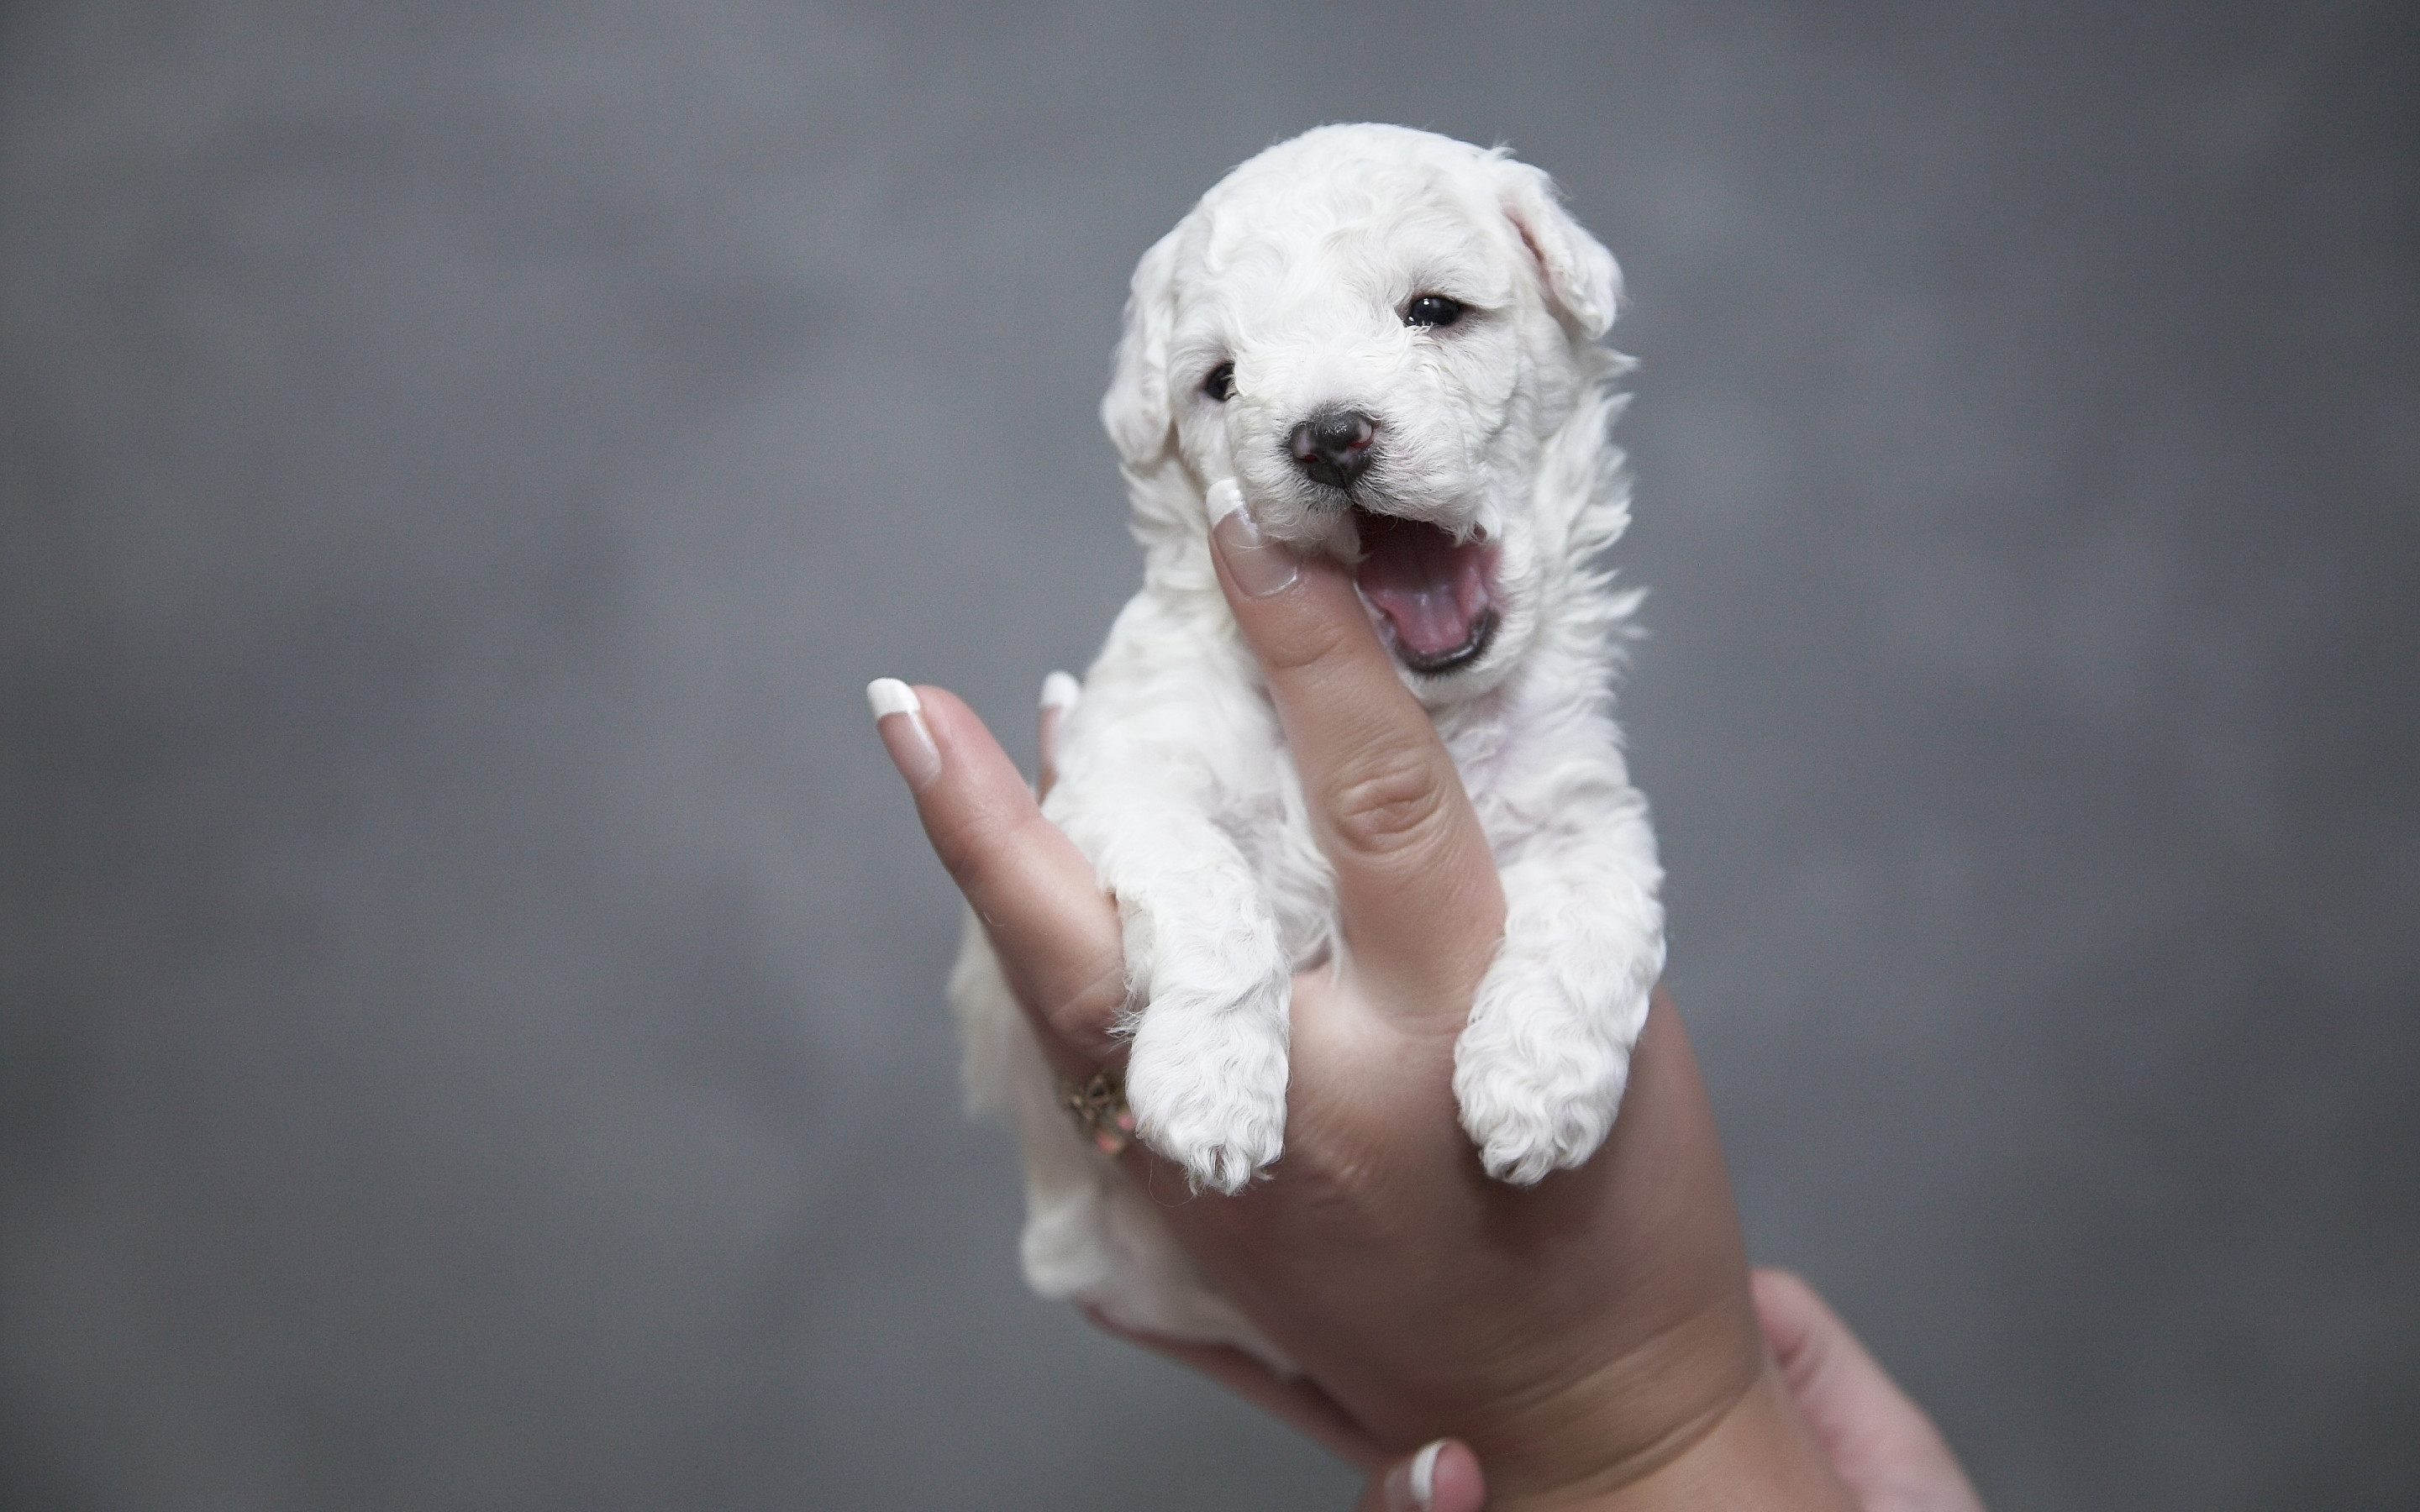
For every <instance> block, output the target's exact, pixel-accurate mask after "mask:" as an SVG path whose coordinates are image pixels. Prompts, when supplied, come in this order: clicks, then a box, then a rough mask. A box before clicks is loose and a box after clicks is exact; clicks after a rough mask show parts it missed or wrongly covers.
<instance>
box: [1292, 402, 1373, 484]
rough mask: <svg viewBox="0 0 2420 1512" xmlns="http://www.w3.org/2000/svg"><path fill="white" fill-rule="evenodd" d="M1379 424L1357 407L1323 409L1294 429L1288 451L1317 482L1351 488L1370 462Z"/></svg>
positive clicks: (1300, 466) (1299, 465) (1296, 464)
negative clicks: (1372, 443)
mask: <svg viewBox="0 0 2420 1512" xmlns="http://www.w3.org/2000/svg"><path fill="white" fill-rule="evenodd" d="M1377 439H1378V423H1377V422H1376V421H1374V420H1373V419H1371V418H1370V417H1369V416H1368V415H1365V414H1363V413H1361V412H1360V411H1359V410H1357V409H1323V410H1321V411H1320V412H1319V413H1317V414H1315V415H1313V416H1311V418H1310V419H1309V420H1306V421H1304V422H1303V423H1302V424H1299V425H1296V426H1295V428H1294V434H1292V435H1291V436H1288V437H1287V438H1286V450H1287V451H1289V452H1291V453H1293V454H1294V460H1295V466H1297V467H1299V468H1301V469H1302V470H1303V471H1305V472H1306V473H1309V474H1310V475H1311V479H1312V480H1313V481H1314V482H1318V483H1324V484H1326V485H1327V486H1329V487H1331V488H1349V487H1351V486H1353V480H1354V479H1356V478H1357V477H1359V476H1360V475H1361V473H1362V471H1363V470H1364V469H1366V468H1368V467H1369V465H1370V443H1371V442H1372V441H1374V440H1377Z"/></svg>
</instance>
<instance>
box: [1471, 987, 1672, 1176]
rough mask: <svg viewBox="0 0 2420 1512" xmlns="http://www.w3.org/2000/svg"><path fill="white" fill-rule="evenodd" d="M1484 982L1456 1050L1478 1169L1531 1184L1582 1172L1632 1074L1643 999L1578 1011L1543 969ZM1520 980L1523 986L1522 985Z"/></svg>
mask: <svg viewBox="0 0 2420 1512" xmlns="http://www.w3.org/2000/svg"><path fill="white" fill-rule="evenodd" d="M1512 964H1515V963H1511V962H1502V961H1499V963H1498V967H1499V970H1498V971H1497V972H1493V973H1491V974H1490V975H1489V978H1488V980H1487V981H1486V982H1485V983H1484V984H1483V985H1482V986H1481V991H1480V1000H1479V1002H1478V1004H1477V1005H1476V1006H1474V1008H1473V1009H1472V1011H1471V1016H1470V1023H1469V1025H1468V1026H1466V1027H1465V1028H1464V1030H1463V1033H1462V1039H1461V1041H1459V1042H1458V1043H1457V1044H1456V1045H1455V1046H1454V1055H1453V1095H1454V1101H1455V1103H1456V1104H1457V1105H1458V1106H1459V1108H1460V1109H1461V1113H1462V1127H1463V1130H1464V1132H1465V1133H1466V1134H1469V1135H1470V1138H1471V1142H1472V1143H1473V1144H1475V1145H1477V1146H1478V1147H1479V1159H1480V1164H1481V1165H1484V1166H1485V1167H1486V1168H1487V1174H1488V1175H1490V1176H1492V1177H1494V1178H1496V1180H1499V1181H1510V1182H1512V1184H1513V1185H1515V1186H1528V1185H1531V1184H1532V1183H1534V1182H1536V1181H1538V1180H1541V1179H1543V1178H1544V1176H1545V1174H1546V1173H1547V1172H1548V1171H1553V1170H1568V1169H1570V1168H1571V1167H1573V1166H1575V1165H1583V1164H1585V1163H1586V1162H1587V1160H1588V1158H1589V1157H1590V1155H1593V1154H1595V1153H1596V1151H1597V1147H1598V1146H1600V1145H1602V1144H1604V1143H1605V1136H1606V1134H1607V1133H1608V1132H1609V1131H1611V1129H1612V1128H1613V1119H1614V1114H1615V1113H1616V1112H1617V1111H1618V1110H1619V1109H1620V1108H1621V1091H1622V1088H1623V1086H1624V1085H1625V1084H1626V1083H1627V1081H1628V1080H1629V1075H1630V1047H1631V1044H1632V1042H1633V1041H1635V1040H1636V1039H1637V1031H1636V1029H1631V1030H1629V1031H1628V1032H1623V1030H1622V1028H1621V1026H1623V1025H1625V1024H1636V1023H1637V1022H1640V1021H1641V1020H1643V1019H1644V1017H1645V1008H1644V1005H1645V994H1644V992H1643V991H1641V992H1640V993H1639V994H1638V997H1639V1002H1638V1004H1637V1006H1636V1007H1635V1008H1634V1007H1633V1006H1632V1005H1630V1004H1627V1003H1624V1004H1620V1005H1583V1004H1579V1003H1575V1002H1574V1001H1573V999H1572V997H1571V995H1569V994H1568V992H1567V991H1565V990H1562V984H1560V983H1558V982H1555V981H1552V980H1543V979H1544V978H1546V977H1548V976H1549V975H1550V974H1549V973H1546V972H1544V971H1538V972H1534V973H1533V972H1526V971H1521V970H1518V969H1515V970H1512V971H1505V970H1502V969H1501V968H1502V967H1504V966H1506V965H1512ZM1525 979H1526V980H1525Z"/></svg>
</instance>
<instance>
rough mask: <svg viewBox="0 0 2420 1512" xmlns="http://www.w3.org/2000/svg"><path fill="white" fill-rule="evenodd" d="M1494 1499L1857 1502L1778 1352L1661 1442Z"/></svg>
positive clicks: (1643, 1506) (1598, 1505)
mask: <svg viewBox="0 0 2420 1512" xmlns="http://www.w3.org/2000/svg"><path fill="white" fill-rule="evenodd" d="M1489 1505H1490V1506H1491V1507H1495V1508H1497V1512H1704V1509H1707V1508H1721V1509H1723V1512H1757V1509H1763V1508H1772V1509H1775V1512H1781V1509H1788V1512H1857V1504H1856V1501H1855V1499H1854V1497H1852V1496H1851V1495H1850V1494H1849V1490H1848V1489H1847V1487H1845V1486H1844V1485H1842V1484H1841V1482H1840V1478H1839V1476H1838V1474H1837V1473H1834V1471H1833V1469H1832V1464H1831V1461H1830V1459H1829V1458H1827V1457H1826V1456H1825V1455H1824V1453H1823V1446H1822V1445H1821V1444H1820V1443H1817V1442H1816V1440H1815V1436H1814V1434H1813V1432H1812V1431H1811V1430H1810V1429H1809V1428H1808V1427H1807V1423H1806V1421H1805V1419H1804V1418H1802V1417H1801V1416H1800V1415H1799V1412H1798V1408H1797V1404H1796V1403H1795V1402H1793V1401H1792V1398H1791V1396H1790V1392H1789V1388H1788V1387H1787V1386H1786V1385H1785V1384H1784V1383H1783V1381H1782V1380H1781V1375H1780V1372H1779V1371H1778V1370H1777V1369H1776V1368H1775V1367H1774V1365H1773V1364H1772V1363H1771V1361H1770V1360H1767V1361H1765V1362H1763V1364H1762V1366H1761V1369H1759V1371H1758V1372H1757V1374H1756V1376H1755V1378H1754V1379H1753V1380H1752V1381H1749V1382H1748V1383H1747V1385H1746V1388H1745V1390H1743V1391H1741V1392H1740V1393H1739V1395H1738V1396H1736V1397H1734V1398H1733V1399H1732V1400H1731V1401H1730V1403H1729V1404H1727V1405H1725V1406H1723V1407H1721V1408H1719V1409H1717V1410H1716V1411H1714V1412H1713V1413H1712V1414H1711V1415H1709V1416H1708V1417H1706V1418H1704V1419H1702V1420H1701V1421H1699V1422H1698V1423H1694V1424H1691V1425H1687V1426H1685V1427H1683V1428H1681V1429H1679V1430H1677V1431H1676V1433H1675V1435H1674V1437H1673V1438H1672V1439H1671V1440H1669V1441H1668V1442H1667V1443H1664V1444H1662V1445H1660V1446H1659V1447H1658V1449H1657V1450H1656V1451H1654V1452H1652V1453H1650V1454H1648V1455H1645V1456H1641V1457H1635V1458H1631V1459H1628V1460H1626V1461H1623V1462H1621V1463H1619V1464H1617V1465H1614V1466H1611V1467H1608V1468H1607V1469H1606V1471H1604V1472H1602V1473H1599V1474H1597V1475H1595V1476H1593V1477H1590V1479H1587V1480H1584V1481H1580V1482H1576V1483H1574V1484H1571V1485H1567V1486H1563V1487H1560V1488H1558V1489H1552V1490H1542V1491H1538V1492H1534V1493H1531V1494H1529V1495H1526V1496H1515V1497H1513V1498H1510V1499H1506V1498H1498V1499H1496V1500H1492V1501H1491V1502H1490V1503H1489Z"/></svg>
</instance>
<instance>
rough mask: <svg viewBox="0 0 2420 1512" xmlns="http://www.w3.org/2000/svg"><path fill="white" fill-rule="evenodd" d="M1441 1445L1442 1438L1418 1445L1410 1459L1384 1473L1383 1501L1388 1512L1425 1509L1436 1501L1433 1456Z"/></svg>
mask: <svg viewBox="0 0 2420 1512" xmlns="http://www.w3.org/2000/svg"><path fill="white" fill-rule="evenodd" d="M1444 1449H1445V1441H1444V1440H1443V1439H1439V1440H1437V1441H1436V1442H1435V1443H1424V1444H1422V1445H1420V1452H1419V1453H1418V1454H1416V1455H1414V1456H1412V1462H1411V1463H1410V1464H1408V1465H1406V1466H1404V1468H1403V1469H1401V1470H1397V1471H1394V1472H1392V1473H1389V1474H1388V1476H1387V1505H1388V1508H1389V1509H1390V1512H1429V1508H1431V1507H1432V1506H1435V1504H1436V1462H1437V1456H1438V1455H1439V1454H1440V1453H1442V1452H1443V1451H1444Z"/></svg>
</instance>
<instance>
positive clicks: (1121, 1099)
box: [1059, 1068, 1135, 1155]
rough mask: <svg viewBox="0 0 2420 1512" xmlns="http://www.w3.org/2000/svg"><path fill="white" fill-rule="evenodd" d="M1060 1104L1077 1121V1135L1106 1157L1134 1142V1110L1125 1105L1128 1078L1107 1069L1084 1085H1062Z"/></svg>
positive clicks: (1065, 1083)
mask: <svg viewBox="0 0 2420 1512" xmlns="http://www.w3.org/2000/svg"><path fill="white" fill-rule="evenodd" d="M1059 1105H1060V1106H1061V1107H1063V1108H1065V1109H1066V1110H1067V1112H1068V1113H1069V1115H1071V1116H1072V1117H1073V1118H1074V1119H1075V1120H1076V1129H1077V1132H1078V1133H1079V1134H1082V1135H1083V1136H1084V1137H1085V1138H1087V1139H1089V1140H1091V1141H1092V1142H1093V1147H1094V1149H1098V1150H1099V1151H1100V1152H1101V1153H1102V1154H1104V1155H1118V1154H1123V1153H1125V1148H1126V1146H1128V1145H1130V1144H1133V1143H1134V1132H1135V1120H1134V1110H1133V1109H1132V1108H1129V1107H1127V1106H1126V1079H1125V1077H1123V1076H1121V1075H1119V1074H1118V1073H1117V1072H1113V1071H1109V1070H1108V1069H1106V1068H1104V1069H1103V1070H1100V1071H1096V1072H1093V1075H1092V1079H1091V1080H1089V1081H1083V1082H1065V1081H1063V1082H1061V1083H1060V1084H1059Z"/></svg>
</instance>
